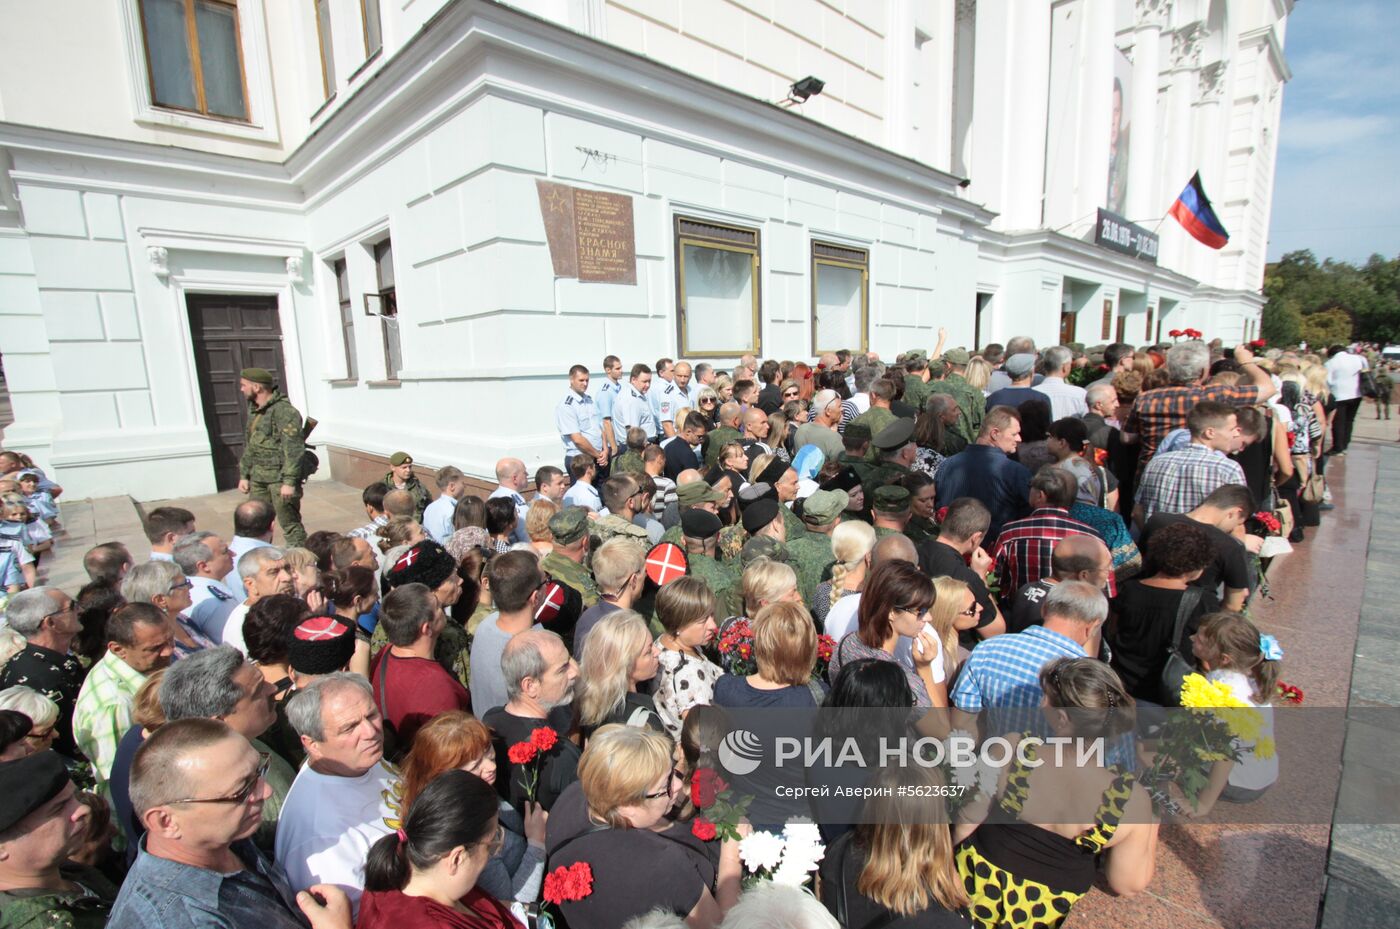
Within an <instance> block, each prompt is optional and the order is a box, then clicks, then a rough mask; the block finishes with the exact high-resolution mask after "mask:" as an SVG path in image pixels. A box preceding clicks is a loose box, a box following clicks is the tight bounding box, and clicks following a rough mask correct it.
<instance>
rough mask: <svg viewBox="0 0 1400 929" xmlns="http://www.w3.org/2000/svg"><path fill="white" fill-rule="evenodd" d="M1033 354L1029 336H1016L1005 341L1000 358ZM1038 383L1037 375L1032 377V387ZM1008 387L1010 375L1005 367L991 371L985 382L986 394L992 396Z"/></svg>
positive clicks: (1033, 350) (1032, 341)
mask: <svg viewBox="0 0 1400 929" xmlns="http://www.w3.org/2000/svg"><path fill="white" fill-rule="evenodd" d="M1034 354H1035V339H1032V338H1031V337H1030V336H1028V335H1016V336H1012V337H1011V338H1009V339H1007V340H1006V348H1005V350H1004V351H1003V354H1002V357H1004V358H1010V357H1012V356H1013V355H1034ZM1040 381H1041V377H1040V375H1039V374H1037V375H1035V377H1034V379H1033V380H1032V381H1031V383H1032V385H1034V384H1039V383H1040ZM1010 386H1011V375H1010V373H1009V372H1007V370H1006V368H1005V365H1003V366H1002V367H1000V368H998V369H996V370H995V371H993V372H992V376H991V377H990V378H989V379H988V380H987V393H989V394H993V393H996V392H997V391H998V390H1001V389H1003V388H1006V387H1010ZM988 407H989V408H990V407H991V404H988Z"/></svg>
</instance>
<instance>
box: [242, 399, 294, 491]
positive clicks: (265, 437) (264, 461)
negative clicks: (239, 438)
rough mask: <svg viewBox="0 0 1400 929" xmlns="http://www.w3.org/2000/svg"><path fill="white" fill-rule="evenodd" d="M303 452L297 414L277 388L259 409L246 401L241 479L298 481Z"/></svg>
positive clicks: (268, 482)
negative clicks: (246, 425) (246, 421)
mask: <svg viewBox="0 0 1400 929" xmlns="http://www.w3.org/2000/svg"><path fill="white" fill-rule="evenodd" d="M305 452H306V442H305V441H304V440H303V439H302V435H301V414H300V413H298V412H297V410H296V407H294V406H292V404H291V402H290V401H289V400H288V399H287V398H286V397H284V396H283V395H282V392H281V391H280V390H274V391H273V392H272V397H271V398H270V399H269V400H268V401H267V403H266V404H265V405H264V406H263V407H262V408H261V409H258V408H256V407H254V406H253V405H252V404H251V403H249V404H248V431H247V434H246V437H245V440H244V443H243V457H242V458H241V459H239V462H238V473H239V475H240V476H241V477H242V478H243V479H245V480H249V481H256V482H257V483H260V484H278V483H281V484H290V485H292V486H293V487H295V486H296V485H297V484H299V483H300V482H301V480H302V473H301V458H302V455H303V454H304V453H305Z"/></svg>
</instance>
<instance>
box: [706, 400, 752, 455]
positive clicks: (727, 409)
mask: <svg viewBox="0 0 1400 929" xmlns="http://www.w3.org/2000/svg"><path fill="white" fill-rule="evenodd" d="M741 412H742V408H741V407H740V406H739V404H737V403H734V402H732V401H731V402H729V403H726V404H724V405H723V406H721V407H720V408H719V428H717V429H711V430H710V432H709V434H708V435H706V436H705V467H706V468H713V467H714V466H715V463H716V462H717V461H719V453H720V450H721V449H723V448H724V447H725V446H726V445H728V444H729V443H730V442H742V441H743V440H744V435H743V433H742V432H740V431H739V416H740V414H741Z"/></svg>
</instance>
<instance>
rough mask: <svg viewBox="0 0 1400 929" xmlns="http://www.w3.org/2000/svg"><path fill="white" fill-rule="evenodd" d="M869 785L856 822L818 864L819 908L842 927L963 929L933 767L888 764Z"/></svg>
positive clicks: (963, 897)
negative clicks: (869, 788) (819, 867)
mask: <svg viewBox="0 0 1400 929" xmlns="http://www.w3.org/2000/svg"><path fill="white" fill-rule="evenodd" d="M870 786H871V787H872V789H873V790H874V792H873V793H872V794H871V797H870V799H869V800H867V801H866V803H865V814H864V815H863V816H862V817H861V819H862V822H861V823H860V824H858V825H856V827H855V828H854V829H853V830H852V831H851V832H848V833H846V834H845V835H843V836H841V837H840V838H839V839H837V840H836V841H834V842H832V843H831V844H830V845H829V846H827V849H826V854H825V856H824V857H823V858H822V864H821V871H820V875H821V896H822V903H823V904H825V905H826V908H827V910H829V911H830V912H831V914H832V915H833V916H835V917H836V919H837V921H838V922H839V923H840V924H841V925H842V926H884V925H890V924H897V925H901V926H918V927H921V929H967V927H968V926H969V925H970V924H969V923H968V921H967V919H966V918H964V917H963V916H962V914H961V912H960V911H961V910H963V909H964V908H965V907H966V906H967V904H968V899H967V891H965V890H964V889H963V881H962V878H961V877H960V876H959V875H958V869H957V867H956V866H955V865H954V863H953V841H952V836H951V834H950V832H949V829H948V812H947V808H946V806H945V805H944V801H943V799H942V791H944V790H946V789H947V785H945V784H944V783H943V776H942V774H941V773H940V772H939V769H938V768H936V767H932V766H926V765H919V764H913V765H907V766H898V765H891V766H889V767H886V768H884V769H882V770H881V771H879V772H878V773H877V774H876V775H875V777H874V779H873V781H872V783H871V785H870ZM911 788H912V789H911Z"/></svg>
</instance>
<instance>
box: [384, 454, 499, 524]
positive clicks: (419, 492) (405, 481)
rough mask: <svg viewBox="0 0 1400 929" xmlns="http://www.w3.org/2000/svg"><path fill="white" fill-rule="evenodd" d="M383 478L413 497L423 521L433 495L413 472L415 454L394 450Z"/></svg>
mask: <svg viewBox="0 0 1400 929" xmlns="http://www.w3.org/2000/svg"><path fill="white" fill-rule="evenodd" d="M516 460H518V459H516ZM500 468H501V465H500V463H497V465H496V470H497V471H498V472H499V471H500ZM520 468H521V470H522V471H523V470H524V469H525V463H524V462H523V461H522V462H520ZM382 480H383V481H384V483H385V484H386V485H388V487H389V489H390V490H402V491H404V492H405V493H407V494H408V495H409V496H410V497H412V498H413V514H414V515H413V518H414V519H416V520H418V521H419V522H420V523H421V522H422V521H423V512H424V511H425V510H427V508H428V504H429V503H431V502H432V499H433V495H432V494H430V493H428V488H426V487H424V486H423V482H422V481H420V480H418V475H416V474H414V473H413V456H412V455H410V454H409V453H408V452H394V454H392V455H390V456H389V470H388V471H387V472H385V474H384V477H383V478H382ZM521 486H522V487H523V486H524V484H521Z"/></svg>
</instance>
